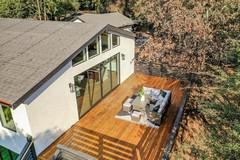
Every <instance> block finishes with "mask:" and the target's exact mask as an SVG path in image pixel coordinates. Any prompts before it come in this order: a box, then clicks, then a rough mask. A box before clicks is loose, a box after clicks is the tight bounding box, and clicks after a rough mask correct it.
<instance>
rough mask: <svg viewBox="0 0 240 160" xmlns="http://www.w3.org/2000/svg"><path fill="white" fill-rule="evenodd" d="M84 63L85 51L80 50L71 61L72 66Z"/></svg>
mask: <svg viewBox="0 0 240 160" xmlns="http://www.w3.org/2000/svg"><path fill="white" fill-rule="evenodd" d="M84 61H86V49H84V50H82V51H81V52H80V53H79V54H78V55H77V56H76V57H75V58H73V60H72V64H73V65H76V64H79V63H82V62H84Z"/></svg>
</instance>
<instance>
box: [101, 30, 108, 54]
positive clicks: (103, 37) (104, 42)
mask: <svg viewBox="0 0 240 160" xmlns="http://www.w3.org/2000/svg"><path fill="white" fill-rule="evenodd" d="M101 41H102V52H104V51H106V50H108V49H110V36H109V33H106V32H105V33H103V34H102V35H101Z"/></svg>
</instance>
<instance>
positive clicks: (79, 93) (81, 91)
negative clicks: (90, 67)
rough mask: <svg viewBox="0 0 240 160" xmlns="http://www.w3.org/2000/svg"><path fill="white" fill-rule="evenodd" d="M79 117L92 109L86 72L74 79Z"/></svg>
mask: <svg viewBox="0 0 240 160" xmlns="http://www.w3.org/2000/svg"><path fill="white" fill-rule="evenodd" d="M74 81H75V92H76V99H77V105H78V112H79V117H81V116H82V115H83V114H84V113H86V112H87V111H89V109H90V108H91V104H90V99H89V83H88V74H87V72H84V73H83V74H79V75H77V76H75V77H74Z"/></svg>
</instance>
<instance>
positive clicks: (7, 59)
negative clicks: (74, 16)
mask: <svg viewBox="0 0 240 160" xmlns="http://www.w3.org/2000/svg"><path fill="white" fill-rule="evenodd" d="M105 28H107V27H106V25H104V24H87V23H81V24H80V23H72V22H50V21H33V20H20V19H4V18H0V101H4V102H7V103H10V104H13V105H14V103H16V102H17V101H19V99H21V98H23V96H26V94H27V93H28V92H29V91H31V90H32V89H33V88H34V87H36V86H37V85H39V83H40V82H41V81H43V80H44V78H46V77H48V76H49V75H50V74H51V73H52V72H53V71H54V70H56V69H57V68H58V67H59V66H61V65H63V63H66V61H67V60H69V61H70V60H71V56H72V57H73V56H74V54H75V55H76V54H77V53H76V52H77V51H78V50H79V49H80V48H81V47H82V46H84V45H85V44H86V43H87V42H88V41H89V40H91V39H92V38H93V37H94V36H96V34H97V33H99V32H101V31H102V30H104V29H105ZM110 28H114V27H112V26H110ZM125 33H127V32H125ZM127 34H130V32H129V33H127ZM18 103H19V102H18Z"/></svg>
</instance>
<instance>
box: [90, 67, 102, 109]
mask: <svg viewBox="0 0 240 160" xmlns="http://www.w3.org/2000/svg"><path fill="white" fill-rule="evenodd" d="M87 72H88V77H89V78H88V81H89V88H90V101H91V104H92V105H94V104H95V103H96V102H98V101H99V100H100V99H101V98H102V93H101V80H100V65H97V66H95V67H93V68H91V69H90V70H88V71H87Z"/></svg>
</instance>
